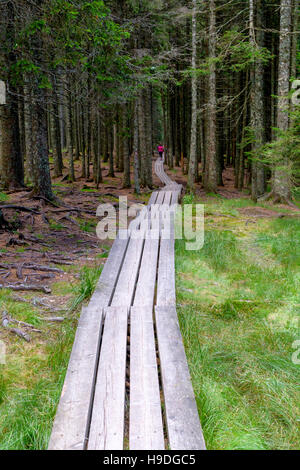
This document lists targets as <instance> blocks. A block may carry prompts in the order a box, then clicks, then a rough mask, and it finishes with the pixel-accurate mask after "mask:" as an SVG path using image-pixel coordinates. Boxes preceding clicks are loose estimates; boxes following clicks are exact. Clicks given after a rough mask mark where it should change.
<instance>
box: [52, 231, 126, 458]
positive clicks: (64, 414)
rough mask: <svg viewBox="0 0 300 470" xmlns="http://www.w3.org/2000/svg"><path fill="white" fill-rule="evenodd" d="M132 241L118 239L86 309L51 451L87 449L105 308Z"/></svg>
mask: <svg viewBox="0 0 300 470" xmlns="http://www.w3.org/2000/svg"><path fill="white" fill-rule="evenodd" d="M127 245H128V240H120V239H119V238H117V240H115V242H114V244H113V246H112V249H111V251H110V254H109V257H108V260H107V262H106V264H105V266H104V268H103V271H102V274H101V276H100V279H99V282H98V284H97V287H96V290H95V292H94V294H93V297H92V299H91V302H90V304H89V306H88V308H87V309H83V312H82V315H81V318H80V320H79V324H78V328H77V331H76V336H75V341H74V345H73V349H72V353H71V357H70V362H69V366H68V370H67V374H66V378H65V382H64V386H63V391H62V395H61V398H60V402H59V405H58V409H57V413H56V417H55V421H54V425H53V429H52V434H51V438H50V442H49V449H51V450H71V449H72V450H75V449H81V450H82V449H84V446H85V442H86V430H87V426H88V421H89V416H90V406H91V397H92V393H93V389H94V383H95V376H94V371H95V368H96V363H97V360H98V356H99V336H100V331H101V328H102V321H103V308H105V307H107V306H108V305H109V303H110V301H111V297H112V294H113V291H114V288H115V285H116V282H117V279H118V275H119V272H120V269H121V266H122V263H123V260H124V256H125V252H126V249H127Z"/></svg>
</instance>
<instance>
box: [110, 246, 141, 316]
mask: <svg viewBox="0 0 300 470" xmlns="http://www.w3.org/2000/svg"><path fill="white" fill-rule="evenodd" d="M143 247H144V238H143V239H141V238H140V239H136V240H135V239H131V240H130V242H129V245H128V249H127V252H126V256H125V259H124V263H123V266H122V269H121V272H120V275H119V279H118V282H117V285H116V289H115V292H114V295H113V299H112V302H111V306H112V307H118V306H120V305H123V306H126V307H130V306H131V305H132V300H133V295H134V291H135V285H136V280H137V277H138V272H139V267H140V262H141V257H142V252H143Z"/></svg>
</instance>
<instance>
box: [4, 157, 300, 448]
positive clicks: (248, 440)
mask: <svg viewBox="0 0 300 470" xmlns="http://www.w3.org/2000/svg"><path fill="white" fill-rule="evenodd" d="M107 174H108V168H107V166H106V165H104V171H103V178H104V181H103V184H101V185H100V186H99V188H98V189H96V188H95V185H94V183H92V182H86V181H84V180H83V179H81V178H80V175H79V168H77V175H76V176H77V178H76V179H77V181H76V183H73V184H70V183H68V182H66V181H63V178H57V179H53V183H54V190H55V193H56V195H57V197H58V199H59V200H60V201H61V204H60V207H55V206H53V205H49V204H47V203H45V201H43V200H33V199H30V198H29V194H28V192H26V191H23V192H16V193H11V194H4V193H0V201H1V202H0V205H2V206H3V205H8V204H11V205H19V206H20V205H21V206H24V207H26V208H28V209H33V210H34V211H36V212H38V213H39V214H35V213H27V212H22V211H12V210H11V209H3V213H4V215H5V218H7V220H9V221H10V223H11V230H10V231H8V230H5V231H4V230H2V231H0V285H1V286H2V288H1V289H0V316H2V317H0V322H1V325H2V319H3V318H8V320H9V323H8V326H9V327H10V328H12V327H14V328H18V329H19V330H21V332H22V333H23V334H24V333H25V335H24V337H23V338H20V337H19V336H17V335H16V334H15V333H14V332H13V331H11V330H9V329H8V328H5V327H4V326H3V325H2V326H0V341H2V343H0V346H1V344H2V347H3V344H4V345H5V348H6V363H5V364H3V365H0V449H2V450H4V449H45V448H47V444H48V439H49V436H50V432H51V427H52V423H53V419H54V415H55V410H56V406H57V403H58V400H59V397H60V393H61V388H62V384H63V380H64V376H65V372H66V368H67V364H68V359H69V355H70V351H71V348H72V343H73V339H74V334H75V331H76V325H77V319H78V316H79V313H80V306H81V304H82V302H84V301H87V300H88V299H89V297H90V296H91V294H92V292H93V289H94V287H95V285H96V282H97V280H98V278H99V275H100V272H101V269H102V266H103V265H104V263H105V261H106V258H107V256H108V253H109V250H110V246H111V244H112V242H111V241H100V240H99V239H98V238H97V237H96V234H95V228H96V225H97V222H98V219H97V218H96V216H95V214H96V209H97V207H98V205H99V204H101V203H107V202H110V203H113V204H117V203H118V197H119V195H127V196H128V201H129V205H131V204H133V203H137V202H138V203H142V204H144V203H147V201H148V199H149V196H150V191H145V192H144V193H143V194H141V195H140V196H137V195H135V194H134V193H133V190H124V189H122V175H121V174H120V173H119V174H118V173H116V177H115V178H109V177H108V176H107ZM168 174H169V175H170V176H171V177H172V178H173V179H175V180H176V181H177V182H178V183H181V184H185V181H186V177H185V176H184V175H183V174H182V172H181V170H180V169H174V170H171V171H168ZM224 176H225V187H224V188H220V191H219V195H218V196H217V197H216V196H212V195H205V193H204V191H203V190H202V189H201V188H200V187H199V188H198V190H197V195H196V197H195V199H194V200H195V201H200V202H202V203H203V202H204V203H205V207H206V209H205V211H206V242H205V246H204V249H203V250H201V251H200V252H187V251H185V250H184V245H183V244H182V242H180V241H178V242H177V247H176V264H177V292H178V310H179V314H180V321H181V325H182V331H183V336H184V340H185V345H186V350H187V356H188V361H189V364H190V367H191V372H192V379H193V384H194V388H195V392H196V395H197V401H198V403H199V410H200V414H201V419H202V424H203V428H204V435H205V439H206V441H207V444H208V447H209V448H214V449H220V448H222V449H223V448H297V447H298V448H299V441H297V438H296V428H297V426H296V425H297V418H296V411H297V403H296V385H297V383H298V382H297V377H296V375H297V373H298V374H299V366H298V369H297V366H294V365H293V364H292V361H291V354H292V342H293V340H294V339H296V320H295V318H296V317H295V315H296V310H297V308H298V307H299V303H300V302H299V298H298V299H297V290H296V288H297V286H296V282H297V280H298V281H299V271H297V262H298V265H299V239H298V240H296V234H297V231H296V229H297V228H298V233H299V225H298V224H299V219H298V218H297V214H296V212H295V211H293V210H292V209H290V208H289V207H286V206H272V205H271V204H268V203H265V204H263V205H254V204H253V203H252V202H251V201H250V199H249V197H248V195H247V194H246V193H239V192H237V191H236V190H235V189H234V187H233V184H232V183H233V178H232V171H231V170H227V171H226V173H225V175H224ZM154 185H155V186H157V187H159V186H161V184H160V183H159V181H158V180H157V179H156V177H154ZM185 202H191V201H190V196H186V197H185ZM72 208H73V209H74V208H76V209H77V210H76V211H72ZM78 209H80V211H79V210H78ZM60 211H62V212H60ZM274 250H275V251H274ZM297 256H298V258H297ZM41 266H43V267H44V269H47V268H50V269H49V271H47V270H41V269H39V268H41ZM53 269H54V270H53ZM297 276H298V277H297ZM24 283H25V284H26V285H27V284H31V285H32V284H33V285H35V286H37V288H40V289H41V292H38V291H25V292H24V291H22V290H20V291H15V290H11V289H8V288H6V287H7V286H9V285H10V284H12V285H14V286H18V285H20V284H24ZM3 314H4V316H3ZM13 320H16V321H15V322H14V321H13ZM20 321H21V322H23V323H26V324H27V325H24V324H23V323H17V322H20ZM29 325H31V326H29ZM237 333H238V335H237ZM28 336H29V337H30V341H26V339H27V340H28V339H29V338H28ZM2 349H3V348H2ZM266 378H268V380H266ZM278 392H280V393H278ZM292 409H293V411H292Z"/></svg>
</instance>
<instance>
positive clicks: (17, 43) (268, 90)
mask: <svg viewBox="0 0 300 470" xmlns="http://www.w3.org/2000/svg"><path fill="white" fill-rule="evenodd" d="M279 3H280V4H279ZM298 30H299V1H298V0H281V2H275V1H274V0H270V1H266V0H258V1H254V0H242V1H237V0H232V1H226V2H224V1H220V0H202V1H200V0H193V1H186V2H179V1H176V0H172V1H161V0H156V1H151V2H149V1H146V0H143V1H137V0H130V1H129V0H128V1H126V0H122V1H118V2H116V1H102V0H100V1H80V0H70V1H66V0H54V1H50V0H42V1H34V0H31V1H26V0H19V1H14V0H2V1H1V20H0V37H1V43H0V79H1V80H2V81H3V82H5V84H6V104H5V105H2V106H1V108H0V112H1V116H0V125H1V155H0V157H1V160H0V161H1V185H2V188H3V189H9V188H12V187H13V188H17V187H19V186H20V187H23V186H24V185H29V186H32V190H33V193H34V194H37V195H42V196H44V197H46V198H47V199H49V200H52V199H53V198H54V195H53V191H52V187H51V175H50V167H49V156H50V155H52V156H53V161H54V175H55V177H57V176H62V175H63V167H64V166H65V165H66V163H65V162H66V161H67V167H68V175H67V177H68V180H69V181H70V182H72V181H74V180H75V177H76V175H75V171H74V161H75V162H76V161H77V160H80V161H81V176H82V178H85V179H87V180H89V179H90V178H92V179H93V180H94V181H95V184H96V185H99V184H100V182H101V180H102V171H101V162H103V161H109V163H110V175H111V176H113V175H114V171H115V170H118V171H121V172H123V175H124V187H130V186H131V185H132V184H134V188H135V190H136V192H139V191H140V188H143V187H144V188H148V187H149V188H151V187H152V185H153V182H152V163H151V162H152V154H153V151H154V150H155V148H156V146H157V145H158V144H159V143H164V146H165V148H166V162H167V164H168V166H169V167H170V168H173V166H174V165H175V166H177V167H179V166H181V167H182V170H183V171H184V173H186V174H187V176H188V188H189V190H190V191H191V192H193V191H194V190H195V185H196V184H198V183H202V184H203V186H204V188H205V189H206V191H208V192H216V191H217V189H218V187H220V186H222V185H223V172H224V170H225V168H226V167H233V168H234V174H235V186H236V188H238V189H239V190H241V189H243V188H246V189H249V190H250V191H251V195H252V199H253V200H254V201H256V200H257V199H259V198H270V199H273V200H274V201H281V202H287V203H289V204H290V203H291V201H292V199H293V196H294V195H295V194H296V193H297V188H298V186H299V132H298V131H299V105H293V104H292V100H291V98H292V94H293V93H296V92H297V90H296V91H295V90H293V89H292V86H293V80H295V79H296V78H297V74H299V66H300V65H299V34H298ZM64 159H65V161H64ZM131 166H133V167H134V172H133V173H134V177H133V179H134V181H132V176H131Z"/></svg>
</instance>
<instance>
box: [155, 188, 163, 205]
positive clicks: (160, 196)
mask: <svg viewBox="0 0 300 470" xmlns="http://www.w3.org/2000/svg"><path fill="white" fill-rule="evenodd" d="M164 199H165V192H164V191H160V192H159V193H158V197H157V200H156V205H161V204H163V203H164Z"/></svg>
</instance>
